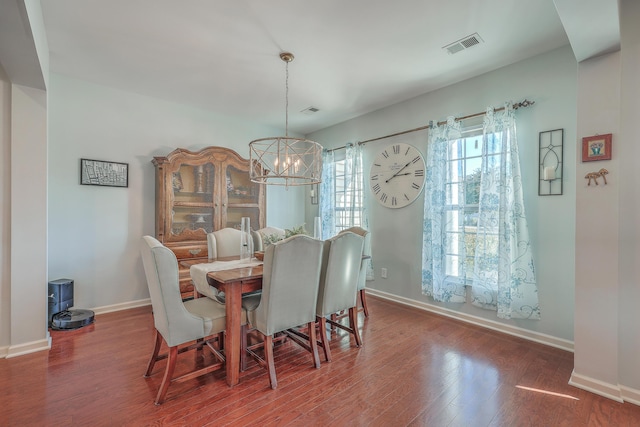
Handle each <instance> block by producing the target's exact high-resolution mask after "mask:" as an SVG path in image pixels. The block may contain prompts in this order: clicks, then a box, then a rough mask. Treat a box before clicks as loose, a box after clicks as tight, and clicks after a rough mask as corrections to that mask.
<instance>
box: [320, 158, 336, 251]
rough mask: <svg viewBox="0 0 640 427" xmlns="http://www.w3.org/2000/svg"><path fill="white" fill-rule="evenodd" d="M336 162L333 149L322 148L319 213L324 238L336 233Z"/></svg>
mask: <svg viewBox="0 0 640 427" xmlns="http://www.w3.org/2000/svg"><path fill="white" fill-rule="evenodd" d="M335 188H336V162H335V157H334V155H333V151H328V150H322V182H321V183H320V194H319V202H318V204H319V214H320V218H321V221H322V240H326V239H328V238H330V237H332V236H335V235H336V197H335Z"/></svg>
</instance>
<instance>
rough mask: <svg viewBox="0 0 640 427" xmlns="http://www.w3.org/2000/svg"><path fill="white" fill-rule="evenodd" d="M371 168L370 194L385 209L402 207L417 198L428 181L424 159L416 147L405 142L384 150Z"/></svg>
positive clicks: (391, 145) (379, 153)
mask: <svg viewBox="0 0 640 427" xmlns="http://www.w3.org/2000/svg"><path fill="white" fill-rule="evenodd" d="M372 163H373V164H372V165H371V169H370V171H369V182H370V190H371V194H373V195H374V196H375V198H376V200H377V201H378V202H379V203H380V204H381V205H382V206H384V207H386V208H393V209H397V208H403V207H405V206H407V205H409V204H410V203H412V202H413V201H415V200H416V198H418V196H419V195H420V193H421V192H422V187H423V186H424V181H425V175H426V174H425V172H426V169H425V162H424V158H423V157H422V153H421V152H420V151H419V150H418V149H417V148H416V147H414V146H412V145H410V144H405V143H402V142H398V143H394V144H390V145H388V146H387V147H386V148H383V149H381V150H380V151H379V152H378V154H377V156H376V157H375V159H374V161H373V162H372Z"/></svg>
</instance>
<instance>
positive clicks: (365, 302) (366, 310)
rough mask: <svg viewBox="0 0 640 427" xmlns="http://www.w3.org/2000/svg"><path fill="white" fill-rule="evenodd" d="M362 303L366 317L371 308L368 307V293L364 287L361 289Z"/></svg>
mask: <svg viewBox="0 0 640 427" xmlns="http://www.w3.org/2000/svg"><path fill="white" fill-rule="evenodd" d="M360 303H361V304H362V310H363V311H364V317H369V308H368V307H367V295H366V292H365V290H364V289H360Z"/></svg>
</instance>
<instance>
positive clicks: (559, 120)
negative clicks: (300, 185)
mask: <svg viewBox="0 0 640 427" xmlns="http://www.w3.org/2000/svg"><path fill="white" fill-rule="evenodd" d="M576 68H577V65H576V61H575V59H574V56H573V53H572V52H571V49H570V48H569V47H568V46H567V47H564V48H560V49H557V50H555V51H552V52H550V53H547V54H544V55H540V56H538V57H534V58H531V59H528V60H525V61H522V62H519V63H516V64H513V65H510V66H507V67H504V68H501V69H499V70H496V71H494V72H491V73H487V74H485V75H482V76H479V77H476V78H473V79H470V80H467V81H464V82H461V83H458V84H455V85H452V86H449V87H446V88H443V89H441V90H438V91H434V92H431V93H428V94H425V95H422V96H418V97H416V98H414V99H411V100H409V101H406V102H403V103H400V104H397V105H394V106H392V107H389V108H386V109H383V110H379V111H376V112H373V113H370V114H367V115H365V116H362V117H359V118H356V119H353V120H350V121H347V122H344V123H341V124H339V125H336V126H333V127H331V128H327V129H324V130H321V131H318V132H315V133H313V134H311V135H309V137H310V138H311V139H313V140H315V141H318V142H320V143H322V144H323V145H325V146H327V147H328V148H332V147H336V146H339V145H343V144H344V143H346V142H355V141H361V140H365V139H369V138H375V137H378V136H382V135H387V134H392V133H395V132H399V131H403V130H406V129H412V128H416V127H420V126H423V125H425V124H427V123H428V122H429V121H430V120H434V121H436V120H442V119H445V118H446V116H449V115H454V116H462V115H467V114H472V113H476V112H479V111H484V110H485V109H486V107H487V106H488V105H493V106H496V107H499V106H502V104H503V103H504V102H505V101H508V100H512V101H521V100H523V99H525V98H527V99H529V100H533V101H535V102H536V103H535V105H533V106H532V107H528V108H526V109H522V110H519V111H517V113H516V118H517V126H518V144H519V148H520V156H521V169H522V175H523V183H524V185H525V187H526V193H525V208H526V211H527V216H528V220H529V232H530V235H531V240H532V246H533V255H534V260H535V263H536V272H537V278H538V285H539V297H540V307H541V312H542V320H540V321H527V320H511V321H502V320H499V319H497V317H496V315H495V312H491V311H486V310H482V309H479V308H476V307H473V306H471V305H470V304H465V305H457V304H456V305H454V304H449V305H446V304H442V303H435V302H434V301H433V300H431V299H430V298H427V297H426V296H424V295H422V292H421V245H422V240H421V233H420V230H421V229H422V216H423V204H424V193H423V194H422V195H421V196H420V198H418V200H416V201H415V202H414V203H413V204H411V205H409V206H408V207H405V208H403V209H399V210H392V209H387V208H384V207H382V206H380V205H378V204H377V203H375V201H373V202H372V203H368V204H367V207H368V210H369V216H370V228H371V230H372V236H373V241H372V243H373V258H374V266H375V273H376V280H375V281H374V282H370V283H369V284H368V285H367V286H369V287H370V288H372V289H373V290H377V291H381V292H383V293H385V294H387V295H391V296H392V297H393V298H397V299H400V300H404V301H405V302H408V303H417V304H419V305H420V306H422V307H427V308H435V309H437V310H440V311H444V312H449V311H447V310H451V312H449V313H453V314H455V315H458V316H459V315H462V316H466V317H467V318H470V319H473V320H474V321H478V322H479V323H483V324H485V325H488V326H489V327H491V326H492V325H493V326H497V327H499V328H501V327H504V326H505V325H506V326H511V327H514V328H516V329H517V330H519V331H531V332H532V333H533V334H534V335H535V336H537V337H538V338H543V340H544V341H548V342H552V343H553V344H555V345H558V346H560V347H566V348H571V345H572V344H571V340H573V314H574V281H575V279H574V274H575V273H574V253H575V249H574V239H575V231H574V217H575V160H576V157H575V156H576V142H575V141H576ZM558 128H563V129H564V131H565V134H564V155H565V164H564V166H565V169H564V195H562V196H547V197H539V196H538V195H537V194H538V133H539V132H541V131H546V130H552V129H558ZM427 136H428V135H427V131H420V132H416V133H412V134H407V135H404V136H400V137H395V138H393V139H386V140H382V141H379V142H372V143H369V144H366V145H365V148H364V165H365V171H368V169H369V167H370V164H371V161H372V159H373V157H375V155H376V153H377V151H378V150H379V149H381V148H382V147H384V146H386V145H387V144H390V143H391V142H393V141H403V142H407V143H410V144H412V145H414V146H416V147H417V148H419V149H420V150H421V151H422V152H423V153H424V154H426V146H427ZM365 176H366V173H365ZM365 191H367V192H368V191H369V189H368V183H365ZM314 214H315V212H314V211H312V213H311V214H307V218H309V217H312V216H313V215H314ZM381 267H385V268H387V269H388V276H389V277H388V279H382V278H380V268H381Z"/></svg>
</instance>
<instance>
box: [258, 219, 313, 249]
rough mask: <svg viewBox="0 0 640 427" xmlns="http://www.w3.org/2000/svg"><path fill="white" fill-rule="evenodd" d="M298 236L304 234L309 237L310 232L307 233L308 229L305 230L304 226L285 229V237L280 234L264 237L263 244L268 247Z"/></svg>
mask: <svg viewBox="0 0 640 427" xmlns="http://www.w3.org/2000/svg"><path fill="white" fill-rule="evenodd" d="M296 234H304V235H306V236H308V235H309V232H307V229H306V228H304V224H302V225H301V226H299V227H293V228H285V229H284V236H282V235H280V234H267V235H266V236H263V237H262V243H263V244H264V246H265V247H267V246H269V245H272V244H274V243H276V242H279V241H280V240H284V239H286V238H288V237H291V236H295V235H296Z"/></svg>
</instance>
